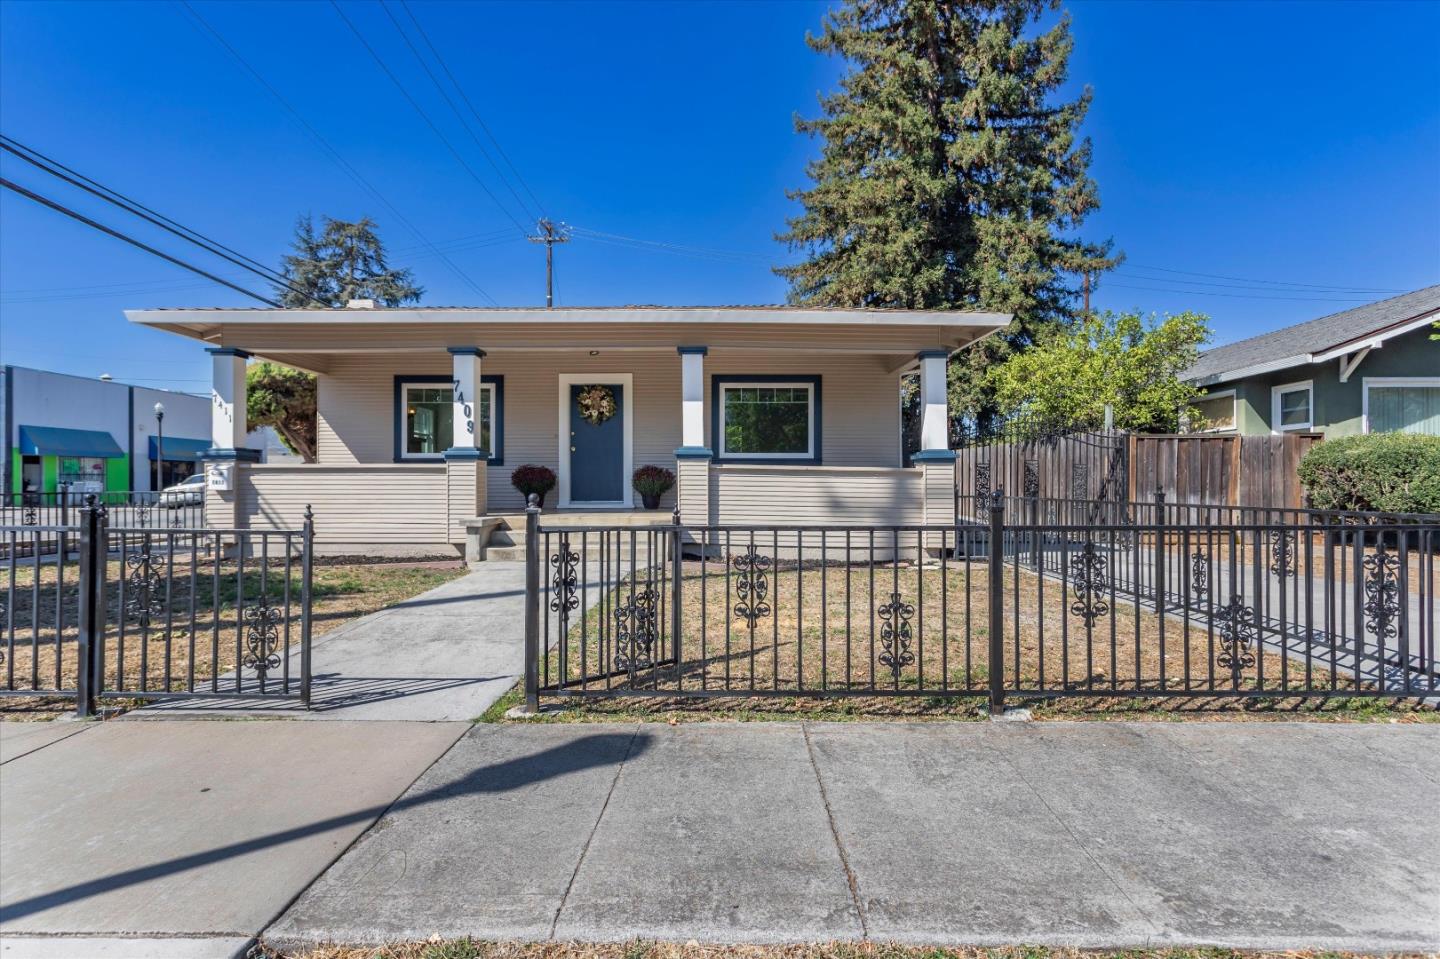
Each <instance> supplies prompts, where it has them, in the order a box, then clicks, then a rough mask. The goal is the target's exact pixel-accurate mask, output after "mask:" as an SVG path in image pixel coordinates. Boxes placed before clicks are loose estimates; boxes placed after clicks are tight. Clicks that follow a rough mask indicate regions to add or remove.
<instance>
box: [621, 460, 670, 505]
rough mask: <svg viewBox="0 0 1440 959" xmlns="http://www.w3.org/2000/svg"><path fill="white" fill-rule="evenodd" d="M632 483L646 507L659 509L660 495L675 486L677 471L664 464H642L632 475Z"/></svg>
mask: <svg viewBox="0 0 1440 959" xmlns="http://www.w3.org/2000/svg"><path fill="white" fill-rule="evenodd" d="M630 485H631V486H633V487H635V492H637V493H639V494H640V502H642V503H644V504H645V508H646V509H659V508H660V497H662V496H664V495H665V494H666V493H668V492H670V490H671V489H672V488H673V487H674V486H675V473H674V472H673V471H671V470H667V469H666V468H665V467H663V466H642V467H640V468H639V469H638V470H636V471H635V475H634V476H633V477H631V479H630Z"/></svg>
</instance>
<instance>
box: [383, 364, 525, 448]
mask: <svg viewBox="0 0 1440 959" xmlns="http://www.w3.org/2000/svg"><path fill="white" fill-rule="evenodd" d="M501 384H502V380H501V378H500V377H498V376H487V377H484V379H483V382H482V383H481V384H480V394H479V396H478V397H477V398H476V403H475V428H476V429H478V430H479V431H480V447H481V448H482V449H486V450H489V451H490V459H491V460H492V461H495V462H499V460H500V445H499V443H500V431H499V426H498V422H499V418H500V417H499V412H500V403H501V399H500V396H501V390H502V385H501ZM454 400H455V390H454V386H453V384H452V383H451V381H450V380H449V379H443V380H439V379H409V380H406V379H399V380H397V381H396V384H395V401H396V405H397V409H396V415H395V421H396V425H397V430H396V437H395V440H396V443H395V446H396V449H395V458H396V459H397V460H426V459H429V460H438V459H440V458H441V457H442V456H443V455H444V453H445V451H446V450H447V449H449V448H450V447H451V445H452V444H453V441H454V438H455V408H454V405H453V404H454Z"/></svg>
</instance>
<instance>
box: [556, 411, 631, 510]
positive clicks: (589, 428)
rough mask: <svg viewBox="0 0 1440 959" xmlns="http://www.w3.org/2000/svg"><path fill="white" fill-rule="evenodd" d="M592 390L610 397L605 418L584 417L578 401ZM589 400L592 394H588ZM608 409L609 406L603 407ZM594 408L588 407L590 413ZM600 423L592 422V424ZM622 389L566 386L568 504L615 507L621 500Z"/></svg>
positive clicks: (622, 495)
mask: <svg viewBox="0 0 1440 959" xmlns="http://www.w3.org/2000/svg"><path fill="white" fill-rule="evenodd" d="M596 386H602V387H604V388H605V389H607V390H609V391H610V393H611V394H612V395H613V399H614V402H613V412H611V413H610V415H609V416H605V417H603V419H602V418H601V417H599V416H595V415H594V414H593V413H592V415H591V416H589V417H587V416H586V415H585V412H584V410H583V409H582V404H581V398H582V396H584V395H586V394H587V393H589V392H590V391H592V390H594V389H595V387H596ZM591 395H592V398H593V395H594V394H591ZM601 405H602V406H604V407H606V408H609V406H610V405H611V404H608V403H603V404H601ZM595 406H596V404H594V403H591V408H592V410H593V409H594V408H595ZM597 419H598V420H600V422H595V420H597ZM625 498H626V497H625V386H624V385H623V384H621V383H572V384H571V386H570V502H572V503H619V502H622V501H623V500H624V499H625Z"/></svg>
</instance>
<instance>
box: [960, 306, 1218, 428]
mask: <svg viewBox="0 0 1440 959" xmlns="http://www.w3.org/2000/svg"><path fill="white" fill-rule="evenodd" d="M1208 323H1209V321H1208V318H1207V317H1205V316H1203V315H1201V314H1199V313H1180V314H1178V315H1176V316H1166V317H1165V318H1163V319H1160V318H1157V317H1154V316H1151V317H1150V318H1149V319H1146V318H1145V317H1142V316H1141V315H1140V314H1139V313H1104V314H1099V315H1093V316H1090V317H1087V318H1086V319H1084V320H1081V321H1080V322H1078V323H1076V324H1074V325H1072V326H1070V327H1067V328H1064V329H1058V330H1053V331H1051V332H1049V333H1046V334H1045V335H1044V336H1042V338H1041V340H1040V342H1039V343H1038V344H1036V345H1035V346H1034V347H1032V348H1031V349H1028V350H1025V351H1024V352H1020V353H1016V354H1014V355H1013V356H1011V357H1010V358H1009V359H1008V360H1006V361H1005V362H1004V363H1002V364H1000V365H999V366H996V367H994V368H993V369H992V370H991V371H990V373H989V375H988V379H989V381H990V382H989V385H990V387H991V389H992V390H993V391H994V394H995V399H996V402H997V403H998V404H999V409H1000V412H1001V413H1002V414H1003V415H1006V416H1013V415H1018V414H1025V415H1032V416H1035V417H1038V418H1039V419H1040V420H1041V421H1043V422H1047V423H1098V422H1100V420H1101V419H1102V418H1103V417H1104V415H1105V406H1106V405H1107V404H1108V405H1109V406H1111V407H1112V408H1113V409H1114V415H1115V425H1116V426H1118V427H1120V428H1121V429H1129V430H1142V431H1144V430H1148V431H1155V432H1174V431H1176V430H1177V429H1179V427H1180V420H1181V417H1182V415H1187V416H1189V417H1190V418H1191V419H1192V421H1193V417H1194V414H1193V413H1190V404H1192V403H1193V402H1194V401H1195V400H1197V399H1199V398H1200V395H1201V391H1200V390H1199V389H1197V388H1196V387H1194V386H1191V385H1190V384H1188V383H1185V382H1182V381H1181V379H1180V374H1181V373H1183V372H1184V371H1185V370H1186V369H1188V368H1189V367H1190V366H1192V365H1193V364H1194V363H1195V359H1196V357H1198V356H1199V354H1200V347H1201V345H1203V344H1204V343H1205V342H1206V341H1207V340H1209V338H1210V327H1209V325H1208Z"/></svg>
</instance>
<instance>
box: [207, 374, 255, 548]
mask: <svg viewBox="0 0 1440 959" xmlns="http://www.w3.org/2000/svg"><path fill="white" fill-rule="evenodd" d="M205 352H207V353H209V354H210V363H211V368H210V449H209V450H207V451H206V452H205V454H204V456H203V457H202V458H203V459H204V461H205V524H206V525H207V526H211V527H214V528H216V529H243V528H245V527H246V526H248V525H249V518H248V517H247V516H245V515H243V514H242V512H241V510H240V499H239V497H238V496H237V495H236V491H237V490H238V489H239V488H240V487H241V486H242V485H243V484H244V482H245V475H244V471H245V470H246V469H248V468H249V465H248V464H250V463H255V462H259V460H260V451H259V450H252V449H247V448H246V447H245V436H246V434H247V433H248V432H249V427H248V424H247V423H246V415H245V361H246V360H248V359H249V358H250V354H249V353H246V352H245V351H244V350H237V349H234V348H231V347H212V348H209V349H207V350H206V351H205Z"/></svg>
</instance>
